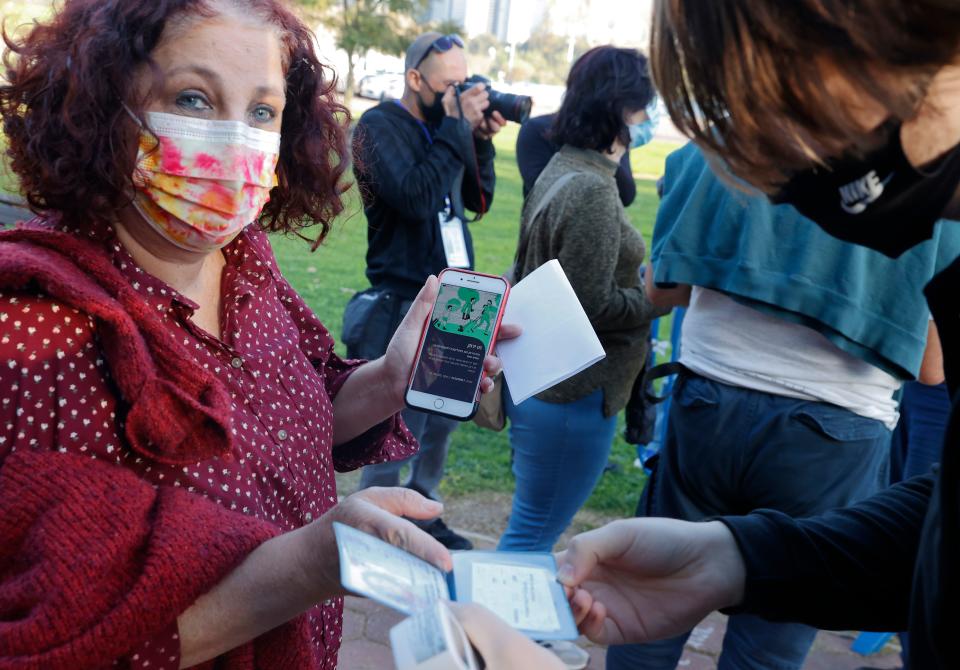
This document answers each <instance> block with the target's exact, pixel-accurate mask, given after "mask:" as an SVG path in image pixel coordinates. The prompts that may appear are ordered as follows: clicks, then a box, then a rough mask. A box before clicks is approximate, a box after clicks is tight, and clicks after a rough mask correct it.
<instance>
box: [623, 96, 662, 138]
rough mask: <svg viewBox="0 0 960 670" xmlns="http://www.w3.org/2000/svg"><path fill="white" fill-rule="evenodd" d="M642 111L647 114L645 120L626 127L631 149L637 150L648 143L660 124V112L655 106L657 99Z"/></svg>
mask: <svg viewBox="0 0 960 670" xmlns="http://www.w3.org/2000/svg"><path fill="white" fill-rule="evenodd" d="M644 111H645V112H646V113H647V118H646V119H644V120H643V121H641V122H640V123H634V124H631V125H629V126H627V128H628V129H629V131H630V148H631V149H639V148H640V147H642V146H643V145H644V144H647V143H649V142H650V140H652V139H653V135H654V133H656V132H657V125H659V123H660V110H659V108H658V106H657V98H654V99H653V100H652V101H651V102H650V104H649V105H647V108H646V109H645V110H644Z"/></svg>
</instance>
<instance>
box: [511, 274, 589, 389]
mask: <svg viewBox="0 0 960 670" xmlns="http://www.w3.org/2000/svg"><path fill="white" fill-rule="evenodd" d="M503 321H504V323H515V324H517V325H519V326H521V327H523V334H522V335H520V337H518V338H516V339H513V340H504V341H502V342H498V343H497V356H499V357H500V360H501V361H502V362H503V374H504V376H505V377H506V380H507V386H508V387H509V388H510V397H511V398H512V399H513V402H514V403H515V404H520V403H521V402H523V401H524V400H526V399H527V398H529V397H530V396H532V395H536V394H537V393H540V392H541V391H546V390H547V389H548V388H550V387H552V386H555V385H557V384H559V383H560V382H562V381H564V380H565V379H569V378H570V377H572V376H573V375H575V374H577V373H578V372H580V371H581V370H585V369H586V368H588V367H590V366H591V365H593V364H594V363H596V362H597V361H599V360H600V359H602V358H603V357H604V356H605V355H606V353H605V352H604V351H603V346H601V344H600V340H599V339H597V335H596V333H595V332H594V330H593V326H592V325H590V319H589V318H587V314H586V312H584V311H583V307H582V306H581V305H580V301H579V300H578V299H577V294H576V293H574V291H573V287H572V286H570V281H569V280H568V279H567V275H565V274H564V272H563V268H561V267H560V262H559V261H557V260H556V259H554V260H552V261H549V262H547V263H544V264H543V265H541V266H540V267H539V268H537V269H536V270H534V271H533V272H531V273H530V274H529V275H527V276H526V277H524V278H523V280H522V281H520V282H518V283H517V285H516V286H514V287H513V288H512V289H511V291H510V301H509V302H508V303H507V307H506V310H505V311H504V315H503Z"/></svg>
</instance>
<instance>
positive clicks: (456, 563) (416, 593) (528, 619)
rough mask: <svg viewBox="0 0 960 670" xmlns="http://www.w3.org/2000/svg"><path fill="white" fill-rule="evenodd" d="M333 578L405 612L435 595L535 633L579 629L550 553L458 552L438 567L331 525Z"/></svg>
mask: <svg viewBox="0 0 960 670" xmlns="http://www.w3.org/2000/svg"><path fill="white" fill-rule="evenodd" d="M333 530H334V533H335V535H336V537H337V548H338V551H339V554H340V580H341V582H342V583H343V586H344V587H345V588H346V589H347V590H349V591H352V592H353V593H356V594H358V595H361V596H364V597H366V598H370V599H371V600H375V601H376V602H379V603H381V604H382V605H386V606H387V607H390V608H391V609H394V610H397V611H398V612H401V613H403V614H406V615H414V614H417V613H419V612H422V611H423V610H425V609H427V608H429V607H431V606H432V605H433V604H434V603H436V601H437V600H452V601H457V602H462V603H471V602H472V603H477V604H479V605H483V606H485V607H487V608H488V609H490V610H492V611H493V612H494V614H496V615H498V616H499V617H500V618H501V619H503V620H504V621H506V622H507V623H509V624H510V625H511V626H513V627H514V628H515V629H516V630H518V631H519V632H521V633H523V634H524V635H527V636H528V637H530V638H532V639H535V640H574V639H576V638H577V637H578V636H579V633H578V632H577V627H576V624H575V623H574V620H573V612H572V611H571V610H570V604H569V603H568V602H567V597H566V594H565V593H564V590H563V586H561V585H560V583H559V582H558V581H557V565H556V562H555V561H554V559H553V555H552V554H547V553H511V552H496V551H463V552H454V553H453V571H452V572H451V573H449V574H444V573H443V572H442V571H441V570H439V569H438V568H436V567H434V566H433V565H430V564H429V563H427V562H426V561H424V560H422V559H420V558H417V557H416V556H414V555H412V554H409V553H407V552H406V551H403V550H402V549H398V548H397V547H394V546H393V545H391V544H388V543H386V542H383V541H382V540H379V539H377V538H375V537H373V536H372V535H368V534H367V533H364V532H362V531H359V530H356V529H355V528H351V527H350V526H345V525H343V524H340V523H334V524H333Z"/></svg>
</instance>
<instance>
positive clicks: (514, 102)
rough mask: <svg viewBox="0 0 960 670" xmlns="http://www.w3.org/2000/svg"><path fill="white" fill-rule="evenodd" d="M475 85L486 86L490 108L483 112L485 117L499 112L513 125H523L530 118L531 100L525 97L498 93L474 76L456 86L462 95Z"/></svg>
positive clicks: (484, 79)
mask: <svg viewBox="0 0 960 670" xmlns="http://www.w3.org/2000/svg"><path fill="white" fill-rule="evenodd" d="M477 84H486V85H487V93H488V94H489V95H490V106H489V107H487V108H486V109H485V110H484V112H483V113H484V115H485V116H490V115H491V114H493V113H494V112H500V114H502V115H503V118H505V119H506V120H507V121H513V122H515V123H524V122H525V121H526V120H527V119H529V118H530V108H531V107H532V106H533V100H532V99H531V98H530V96H527V95H513V94H512V93H500V92H499V91H495V90H493V89H492V88H490V80H489V79H487V78H486V77H482V76H480V75H479V74H475V75H473V76H472V77H470V78H469V79H467V80H466V81H465V82H463V83H462V84H460V86H458V87H457V88H458V90H459V91H460V92H461V93H463V92H464V91H466V90H467V89H469V88H472V87H473V86H476V85H477Z"/></svg>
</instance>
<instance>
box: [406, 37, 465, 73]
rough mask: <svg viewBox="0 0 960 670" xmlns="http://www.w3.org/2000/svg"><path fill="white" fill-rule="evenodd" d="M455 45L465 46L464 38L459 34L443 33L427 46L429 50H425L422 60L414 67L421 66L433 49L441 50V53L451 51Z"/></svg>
mask: <svg viewBox="0 0 960 670" xmlns="http://www.w3.org/2000/svg"><path fill="white" fill-rule="evenodd" d="M453 47H460V48H461V49H462V48H463V40H462V39H460V36H459V35H441V36H440V37H438V38H437V39H435V40H434V41H433V42H431V43H430V46H429V47H427V50H426V51H424V52H423V55H422V56H420V60H418V61H417V63H416V65H414V66H413V68H414V69H417V68H418V67H420V64H421V63H423V61H425V60H426V59H427V56H429V55H430V52H431V51H439V52H440V53H445V52H447V51H450V49H452V48H453Z"/></svg>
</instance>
